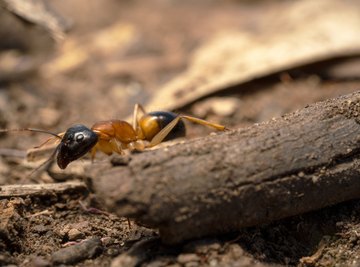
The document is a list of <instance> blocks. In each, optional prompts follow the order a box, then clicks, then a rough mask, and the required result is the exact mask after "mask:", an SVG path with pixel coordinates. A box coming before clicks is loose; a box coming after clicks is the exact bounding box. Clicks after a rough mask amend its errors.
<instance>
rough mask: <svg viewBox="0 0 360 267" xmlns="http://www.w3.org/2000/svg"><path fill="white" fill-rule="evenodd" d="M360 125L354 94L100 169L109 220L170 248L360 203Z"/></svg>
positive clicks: (358, 96) (99, 188)
mask: <svg viewBox="0 0 360 267" xmlns="http://www.w3.org/2000/svg"><path fill="white" fill-rule="evenodd" d="M284 101H286V100H284ZM359 116H360V92H355V93H353V94H350V95H346V96H342V97H339V98H336V99H331V100H327V101H324V102H320V103H316V104H313V105H310V106H308V107H306V108H304V109H302V110H299V111H297V112H294V113H291V114H288V115H285V116H283V117H281V118H278V119H273V120H271V121H269V122H265V123H261V124H256V125H253V126H252V127H249V128H245V129H239V130H235V131H230V132H226V133H220V134H217V135H215V136H208V137H206V138H201V139H196V140H191V141H189V142H186V143H184V144H178V145H174V146H172V147H168V148H165V149H158V150H153V151H147V152H144V153H140V154H135V155H132V156H131V158H130V160H129V161H128V163H126V164H124V163H123V162H122V164H120V165H122V166H114V167H109V166H105V167H104V168H100V167H99V166H97V167H96V168H93V170H92V175H93V177H94V186H95V187H94V188H95V190H96V192H97V194H98V196H99V197H100V198H101V199H102V200H103V202H104V203H105V205H106V206H107V207H108V208H109V209H110V210H111V211H114V212H116V213H117V214H118V215H120V216H127V217H131V218H135V219H136V220H138V221H139V222H141V223H143V224H145V225H148V226H150V227H157V228H159V230H160V234H161V236H162V238H163V240H164V241H165V242H167V243H177V242H181V241H183V240H186V239H191V238H196V237H202V236H206V235H216V234H221V233H226V232H230V231H236V230H239V229H240V228H242V227H247V226H254V225H258V224H264V223H269V222H271V221H273V220H276V219H280V218H284V217H288V216H292V215H297V214H301V213H304V212H308V211H311V210H315V209H319V208H323V207H325V206H328V205H332V204H335V203H338V202H342V201H345V200H350V199H355V198H359V197H360V154H359V151H360V124H359V123H360V119H359V118H360V117H359ZM124 165H125V166H124Z"/></svg>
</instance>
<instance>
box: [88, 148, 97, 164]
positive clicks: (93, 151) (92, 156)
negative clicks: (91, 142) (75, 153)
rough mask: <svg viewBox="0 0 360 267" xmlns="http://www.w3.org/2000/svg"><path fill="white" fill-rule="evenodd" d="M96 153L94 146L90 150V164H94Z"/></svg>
mask: <svg viewBox="0 0 360 267" xmlns="http://www.w3.org/2000/svg"><path fill="white" fill-rule="evenodd" d="M96 152H97V149H96V146H94V147H93V148H92V149H91V151H90V157H91V162H94V160H95V156H96Z"/></svg>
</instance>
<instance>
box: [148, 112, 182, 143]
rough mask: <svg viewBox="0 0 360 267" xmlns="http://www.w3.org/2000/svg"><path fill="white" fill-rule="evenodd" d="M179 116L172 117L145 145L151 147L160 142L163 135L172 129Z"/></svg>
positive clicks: (163, 137)
mask: <svg viewBox="0 0 360 267" xmlns="http://www.w3.org/2000/svg"><path fill="white" fill-rule="evenodd" d="M180 119H181V116H178V117H176V118H175V119H173V120H172V121H171V122H170V123H169V124H168V125H166V126H165V127H164V128H163V129H162V130H161V131H160V132H158V133H157V134H156V135H155V136H154V137H153V139H152V140H151V142H150V144H149V145H147V147H153V146H156V145H158V144H160V143H161V142H162V141H163V140H164V139H165V137H166V136H167V135H168V134H169V133H170V132H171V130H172V129H174V127H175V126H176V124H178V122H179V120H180Z"/></svg>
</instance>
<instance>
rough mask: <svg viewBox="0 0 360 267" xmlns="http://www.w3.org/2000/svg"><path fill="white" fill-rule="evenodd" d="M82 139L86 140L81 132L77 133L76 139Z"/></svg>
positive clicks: (79, 140)
mask: <svg viewBox="0 0 360 267" xmlns="http://www.w3.org/2000/svg"><path fill="white" fill-rule="evenodd" d="M82 140H84V135H83V134H81V133H80V134H77V135H76V141H77V142H81V141H82Z"/></svg>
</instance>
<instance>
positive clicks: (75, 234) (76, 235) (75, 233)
mask: <svg viewBox="0 0 360 267" xmlns="http://www.w3.org/2000/svg"><path fill="white" fill-rule="evenodd" d="M67 235H68V238H69V240H70V241H75V240H77V239H82V238H84V237H85V235H84V233H82V232H80V231H79V230H78V229H76V228H72V229H70V230H69V232H68V233H67Z"/></svg>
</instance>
